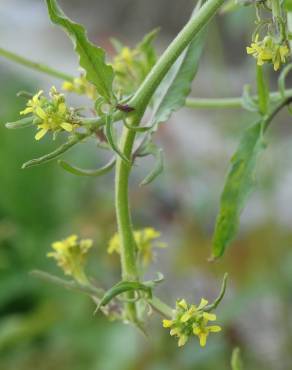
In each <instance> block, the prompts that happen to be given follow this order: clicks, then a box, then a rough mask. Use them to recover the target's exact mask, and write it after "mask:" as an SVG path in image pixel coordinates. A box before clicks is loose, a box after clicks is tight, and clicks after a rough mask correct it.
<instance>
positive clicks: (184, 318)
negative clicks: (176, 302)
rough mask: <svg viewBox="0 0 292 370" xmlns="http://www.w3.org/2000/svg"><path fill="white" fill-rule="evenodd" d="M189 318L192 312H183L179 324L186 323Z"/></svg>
mask: <svg viewBox="0 0 292 370" xmlns="http://www.w3.org/2000/svg"><path fill="white" fill-rule="evenodd" d="M191 317H192V311H191V310H188V311H187V312H185V313H184V314H183V315H182V317H181V318H180V321H181V322H187V321H188V320H189V319H190V318H191Z"/></svg>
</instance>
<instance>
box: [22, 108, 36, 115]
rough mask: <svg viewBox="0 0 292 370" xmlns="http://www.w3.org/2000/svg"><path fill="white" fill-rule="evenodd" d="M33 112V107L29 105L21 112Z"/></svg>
mask: <svg viewBox="0 0 292 370" xmlns="http://www.w3.org/2000/svg"><path fill="white" fill-rule="evenodd" d="M32 112H33V109H32V108H31V107H28V108H25V109H24V110H22V111H21V112H20V114H21V115H23V114H29V113H32Z"/></svg>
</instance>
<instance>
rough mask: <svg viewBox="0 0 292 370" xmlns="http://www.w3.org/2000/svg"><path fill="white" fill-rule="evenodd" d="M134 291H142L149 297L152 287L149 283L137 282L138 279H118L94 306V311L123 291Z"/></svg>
mask: <svg viewBox="0 0 292 370" xmlns="http://www.w3.org/2000/svg"><path fill="white" fill-rule="evenodd" d="M136 291H144V292H145V293H146V294H147V296H148V297H149V298H152V289H151V287H150V286H149V284H148V285H145V284H142V283H139V282H138V281H120V282H119V283H117V284H116V285H114V286H113V287H112V288H110V289H109V290H108V291H107V292H106V293H105V294H104V296H103V297H102V298H101V300H100V302H99V304H98V306H97V307H96V310H95V312H98V311H99V309H100V308H101V307H102V306H106V305H107V304H108V303H109V302H110V301H111V300H112V299H114V298H115V297H117V296H118V295H120V294H122V293H125V292H136Z"/></svg>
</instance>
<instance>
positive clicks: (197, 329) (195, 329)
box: [193, 325, 201, 335]
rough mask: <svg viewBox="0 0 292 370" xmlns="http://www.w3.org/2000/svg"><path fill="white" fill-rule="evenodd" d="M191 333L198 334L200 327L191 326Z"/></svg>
mask: <svg viewBox="0 0 292 370" xmlns="http://www.w3.org/2000/svg"><path fill="white" fill-rule="evenodd" d="M193 333H194V334H195V335H199V334H200V333H201V329H200V328H199V327H198V326H195V325H194V326H193Z"/></svg>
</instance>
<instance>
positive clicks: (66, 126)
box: [60, 122, 73, 132]
mask: <svg viewBox="0 0 292 370" xmlns="http://www.w3.org/2000/svg"><path fill="white" fill-rule="evenodd" d="M60 126H61V127H62V129H64V130H65V131H67V132H72V130H73V125H72V124H71V123H68V122H63V123H61V124H60Z"/></svg>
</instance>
